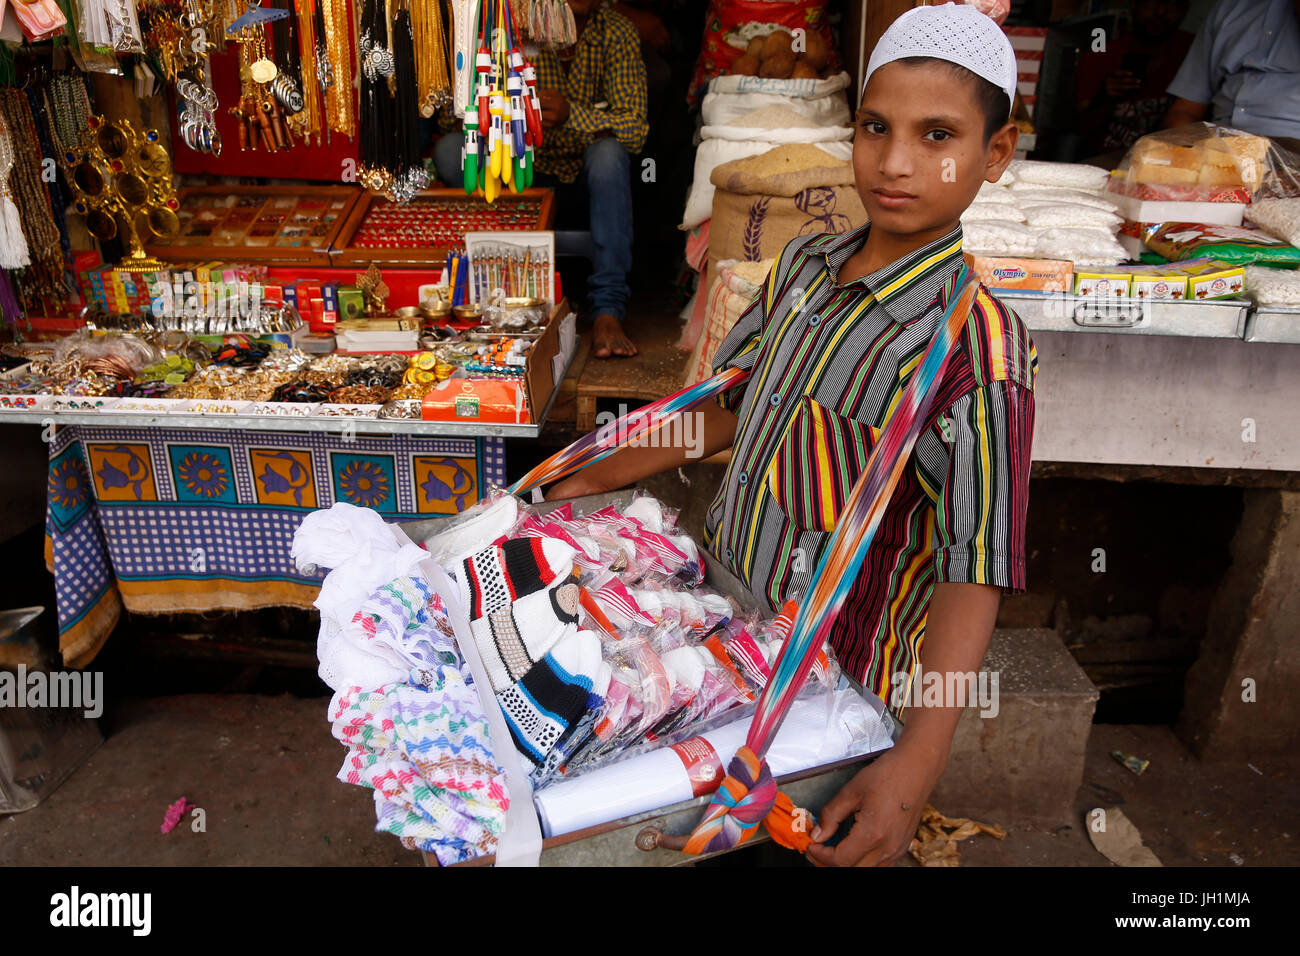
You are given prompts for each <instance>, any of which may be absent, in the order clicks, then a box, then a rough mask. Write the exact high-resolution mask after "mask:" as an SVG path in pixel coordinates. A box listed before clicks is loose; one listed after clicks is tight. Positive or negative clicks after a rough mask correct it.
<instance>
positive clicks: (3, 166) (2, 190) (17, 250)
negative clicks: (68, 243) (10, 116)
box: [0, 116, 32, 269]
mask: <svg viewBox="0 0 1300 956" xmlns="http://www.w3.org/2000/svg"><path fill="white" fill-rule="evenodd" d="M13 168H14V144H13V139H12V137H11V136H10V132H9V124H8V122H7V121H6V120H5V119H4V117H3V116H0V269H21V268H23V267H24V266H28V265H31V261H32V256H31V252H30V250H29V249H28V248H27V237H26V236H24V235H23V224H22V222H21V220H19V218H18V207H17V206H16V205H14V197H13V193H12V192H10V190H9V174H10V173H11V172H12V171H13Z"/></svg>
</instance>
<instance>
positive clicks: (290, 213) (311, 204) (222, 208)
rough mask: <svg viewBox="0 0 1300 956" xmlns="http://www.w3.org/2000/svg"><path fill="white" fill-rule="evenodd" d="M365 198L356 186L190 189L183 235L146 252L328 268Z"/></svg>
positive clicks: (173, 257)
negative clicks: (341, 235) (335, 247)
mask: <svg viewBox="0 0 1300 956" xmlns="http://www.w3.org/2000/svg"><path fill="white" fill-rule="evenodd" d="M361 196H362V192H361V190H360V189H358V188H357V187H355V186H192V187H189V188H187V189H182V190H181V193H180V200H181V207H180V209H179V210H178V211H177V215H179V216H180V220H181V230H180V232H179V233H178V234H177V235H176V236H175V238H173V239H170V240H168V241H167V242H166V243H165V244H157V245H147V246H146V247H145V248H146V250H147V251H148V252H149V254H150V255H153V256H157V257H158V258H160V259H168V260H172V261H176V260H187V261H196V260H207V259H218V260H223V261H227V262H265V263H283V264H302V265H320V266H327V265H329V264H330V256H329V251H330V248H331V246H333V245H334V243H335V242H336V241H337V239H338V236H339V233H340V231H341V230H342V229H343V227H344V225H345V224H346V223H347V222H348V221H349V215H350V214H351V213H352V211H353V209H354V207H355V206H356V205H357V202H358V200H359V199H360V198H361Z"/></svg>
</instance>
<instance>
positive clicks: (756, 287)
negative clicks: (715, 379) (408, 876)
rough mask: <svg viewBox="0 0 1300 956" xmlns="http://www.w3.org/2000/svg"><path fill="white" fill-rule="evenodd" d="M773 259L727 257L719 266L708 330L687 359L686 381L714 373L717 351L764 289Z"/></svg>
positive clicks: (708, 311) (691, 382)
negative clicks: (750, 260)
mask: <svg viewBox="0 0 1300 956" xmlns="http://www.w3.org/2000/svg"><path fill="white" fill-rule="evenodd" d="M772 264H773V263H772V260H771V259H767V260H764V261H763V262H732V261H730V260H723V261H722V262H721V263H720V264H719V265H718V268H717V270H716V278H715V279H714V280H713V284H712V285H711V286H710V287H709V297H708V301H707V305H706V311H705V321H704V332H703V334H702V335H701V336H700V339H699V341H698V342H696V343H695V348H694V350H692V352H691V359H690V361H689V362H687V363H686V379H685V381H684V382H683V383H682V384H683V385H684V386H685V385H694V384H695V383H696V382H702V381H703V380H704V379H706V378H708V377H709V376H710V375H712V374H713V355H714V353H715V352H717V351H718V346H719V345H721V344H722V340H723V339H725V338H726V337H727V333H728V332H730V331H731V327H732V326H733V325H735V324H736V320H737V319H739V318H740V317H741V316H742V315H744V313H745V310H746V309H748V308H749V306H750V303H752V302H753V301H754V299H755V298H756V297H757V296H758V294H759V293H760V292H761V291H762V290H763V283H764V282H765V281H766V280H767V273H768V271H769V270H770V269H771V268H772Z"/></svg>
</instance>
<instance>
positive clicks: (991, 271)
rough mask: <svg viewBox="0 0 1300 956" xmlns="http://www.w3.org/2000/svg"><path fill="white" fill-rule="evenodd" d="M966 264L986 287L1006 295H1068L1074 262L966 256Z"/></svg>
mask: <svg viewBox="0 0 1300 956" xmlns="http://www.w3.org/2000/svg"><path fill="white" fill-rule="evenodd" d="M966 262H967V264H968V265H969V266H970V268H971V271H972V272H974V273H975V276H976V278H978V279H979V280H980V282H982V283H984V286H985V287H986V288H989V289H1002V290H1005V291H1009V292H1069V291H1070V281H1071V279H1073V277H1074V263H1072V262H1070V261H1069V260H1067V259H1018V258H1011V257H1008V256H972V255H969V254H968V255H966Z"/></svg>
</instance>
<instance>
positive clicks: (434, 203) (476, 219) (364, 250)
mask: <svg viewBox="0 0 1300 956" xmlns="http://www.w3.org/2000/svg"><path fill="white" fill-rule="evenodd" d="M554 220H555V195H554V193H553V192H552V191H551V190H549V189H525V190H524V191H523V192H521V193H511V192H507V193H503V194H501V195H500V196H498V197H497V199H496V201H495V202H493V203H492V204H491V205H489V204H488V203H487V202H486V201H484V200H483V198H482V197H480V196H466V195H465V191H464V190H462V189H427V190H424V191H422V192H420V193H418V194H416V196H415V198H414V199H412V200H411V201H410V202H407V203H395V202H393V201H392V200H391V199H388V198H387V197H385V196H384V195H383V194H382V193H376V192H365V193H363V194H362V195H361V197H360V199H359V200H358V201H357V203H356V205H355V206H354V207H353V208H352V210H351V211H350V213H349V215H348V217H347V222H345V223H344V225H343V228H342V230H341V231H340V233H339V235H338V238H337V240H336V241H335V243H334V249H333V251H332V252H331V258H332V259H333V263H334V265H336V266H368V265H369V264H370V263H372V262H373V263H375V264H376V265H379V266H381V267H382V266H426V267H427V266H433V265H437V266H441V265H442V264H443V263H444V262H445V261H446V259H447V253H448V252H450V251H451V250H453V249H459V248H460V247H461V246H462V245H463V244H464V241H465V233H467V232H516V231H521V230H522V231H538V230H546V229H550V228H551V225H552V223H553V222H554Z"/></svg>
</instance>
